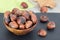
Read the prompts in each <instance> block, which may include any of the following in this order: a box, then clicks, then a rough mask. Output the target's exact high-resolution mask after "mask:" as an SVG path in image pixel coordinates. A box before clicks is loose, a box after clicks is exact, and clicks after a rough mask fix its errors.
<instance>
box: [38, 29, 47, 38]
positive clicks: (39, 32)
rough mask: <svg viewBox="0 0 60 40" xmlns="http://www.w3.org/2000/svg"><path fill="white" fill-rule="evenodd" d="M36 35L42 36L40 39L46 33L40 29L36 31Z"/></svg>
mask: <svg viewBox="0 0 60 40" xmlns="http://www.w3.org/2000/svg"><path fill="white" fill-rule="evenodd" d="M38 35H39V36H42V37H45V36H46V35H47V32H46V30H44V29H40V30H39V31H38Z"/></svg>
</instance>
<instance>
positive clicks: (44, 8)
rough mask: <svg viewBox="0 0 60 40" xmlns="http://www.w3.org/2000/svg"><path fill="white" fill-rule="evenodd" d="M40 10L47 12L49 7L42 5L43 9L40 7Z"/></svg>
mask: <svg viewBox="0 0 60 40" xmlns="http://www.w3.org/2000/svg"><path fill="white" fill-rule="evenodd" d="M40 11H41V12H42V13H46V12H47V11H48V8H47V7H45V6H44V7H41V9H40Z"/></svg>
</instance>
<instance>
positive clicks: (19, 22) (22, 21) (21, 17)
mask: <svg viewBox="0 0 60 40" xmlns="http://www.w3.org/2000/svg"><path fill="white" fill-rule="evenodd" d="M25 22H26V18H25V17H23V16H20V17H18V18H17V23H18V24H24V23H25Z"/></svg>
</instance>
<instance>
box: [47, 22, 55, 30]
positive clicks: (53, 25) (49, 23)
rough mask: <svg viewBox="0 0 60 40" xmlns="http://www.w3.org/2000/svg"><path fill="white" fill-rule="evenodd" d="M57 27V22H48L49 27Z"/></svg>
mask: <svg viewBox="0 0 60 40" xmlns="http://www.w3.org/2000/svg"><path fill="white" fill-rule="evenodd" d="M55 27H56V25H55V22H53V21H50V22H48V24H47V28H48V29H54V28H55Z"/></svg>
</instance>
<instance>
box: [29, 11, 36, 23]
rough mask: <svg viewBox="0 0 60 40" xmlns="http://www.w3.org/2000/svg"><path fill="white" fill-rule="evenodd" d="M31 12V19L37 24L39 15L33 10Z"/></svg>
mask: <svg viewBox="0 0 60 40" xmlns="http://www.w3.org/2000/svg"><path fill="white" fill-rule="evenodd" d="M29 14H30V16H31V20H32V22H33V23H34V24H35V23H36V22H37V17H36V15H35V14H34V13H33V12H32V11H29Z"/></svg>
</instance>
